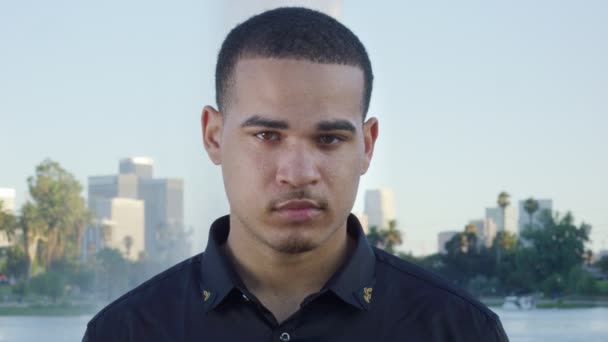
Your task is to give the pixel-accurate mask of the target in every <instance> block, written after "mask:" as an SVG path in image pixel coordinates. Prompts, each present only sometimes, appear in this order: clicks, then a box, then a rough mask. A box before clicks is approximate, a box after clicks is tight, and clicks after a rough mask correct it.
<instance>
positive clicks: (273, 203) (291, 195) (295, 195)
mask: <svg viewBox="0 0 608 342" xmlns="http://www.w3.org/2000/svg"><path fill="white" fill-rule="evenodd" d="M292 200H308V201H313V202H315V203H316V204H317V205H318V206H319V208H320V209H327V207H328V206H329V201H327V199H325V198H324V197H321V196H317V195H314V194H312V193H310V191H307V190H298V191H293V192H288V193H286V194H283V195H281V196H279V197H278V198H276V199H273V200H270V202H269V203H268V209H269V210H271V211H272V210H274V209H275V208H276V207H277V206H278V205H279V203H282V202H286V201H292Z"/></svg>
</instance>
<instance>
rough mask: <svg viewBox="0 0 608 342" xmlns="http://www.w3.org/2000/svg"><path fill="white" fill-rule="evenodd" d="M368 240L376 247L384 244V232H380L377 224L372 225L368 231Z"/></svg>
mask: <svg viewBox="0 0 608 342" xmlns="http://www.w3.org/2000/svg"><path fill="white" fill-rule="evenodd" d="M367 240H368V241H369V244H370V245H372V246H374V247H378V248H381V247H382V246H384V237H383V236H382V234H380V231H379V230H378V227H376V226H372V227H370V228H369V232H368V233H367Z"/></svg>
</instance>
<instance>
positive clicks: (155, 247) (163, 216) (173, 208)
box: [89, 157, 190, 263]
mask: <svg viewBox="0 0 608 342" xmlns="http://www.w3.org/2000/svg"><path fill="white" fill-rule="evenodd" d="M153 166H154V164H153V161H152V160H151V159H150V158H145V157H134V158H125V159H122V160H121V161H120V166H119V170H120V174H118V175H110V176H93V177H89V208H91V209H92V210H93V211H95V210H96V209H97V208H99V204H98V203H99V202H100V201H101V202H103V203H105V202H104V201H105V200H108V199H114V198H120V199H136V200H141V201H142V202H143V206H144V238H143V240H144V241H143V246H144V251H143V252H144V253H145V254H146V255H147V256H148V257H149V258H154V259H156V260H157V261H160V262H167V263H170V262H174V261H176V260H178V259H180V258H185V257H187V256H189V254H190V245H189V243H188V241H187V240H188V238H189V237H188V234H187V233H186V231H185V227H184V210H183V207H184V204H183V198H184V186H183V180H182V179H177V178H162V179H161V178H152V176H153ZM96 217H97V218H98V220H102V219H104V218H106V217H104V216H103V215H101V213H96ZM110 221H111V220H110Z"/></svg>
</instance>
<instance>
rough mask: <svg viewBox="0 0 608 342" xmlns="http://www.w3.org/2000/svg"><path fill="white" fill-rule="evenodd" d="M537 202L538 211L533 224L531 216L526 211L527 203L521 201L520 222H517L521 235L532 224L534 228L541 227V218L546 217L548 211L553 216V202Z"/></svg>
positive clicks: (534, 215)
mask: <svg viewBox="0 0 608 342" xmlns="http://www.w3.org/2000/svg"><path fill="white" fill-rule="evenodd" d="M537 201H538V210H536V212H534V214H532V222H530V214H528V213H527V212H526V209H525V205H526V201H525V200H524V201H519V221H518V222H517V226H518V231H519V233H520V234H521V232H523V231H524V229H526V228H527V227H528V226H529V225H530V223H532V227H540V225H541V217H542V216H543V215H545V214H546V213H547V211H548V214H550V215H551V214H553V200H550V199H539V200H537Z"/></svg>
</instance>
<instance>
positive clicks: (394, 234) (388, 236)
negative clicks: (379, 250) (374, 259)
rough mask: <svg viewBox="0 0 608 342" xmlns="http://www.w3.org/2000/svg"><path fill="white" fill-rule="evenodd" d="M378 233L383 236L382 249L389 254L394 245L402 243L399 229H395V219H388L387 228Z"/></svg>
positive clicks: (392, 251) (392, 250)
mask: <svg viewBox="0 0 608 342" xmlns="http://www.w3.org/2000/svg"><path fill="white" fill-rule="evenodd" d="M380 235H382V236H383V237H384V239H383V240H384V246H385V248H384V249H385V250H386V251H387V252H389V253H391V254H393V253H394V252H395V246H399V245H401V244H402V243H403V241H402V240H401V231H400V230H399V229H397V221H395V220H390V221H389V222H388V228H387V229H384V230H383V231H381V232H380Z"/></svg>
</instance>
